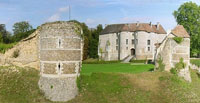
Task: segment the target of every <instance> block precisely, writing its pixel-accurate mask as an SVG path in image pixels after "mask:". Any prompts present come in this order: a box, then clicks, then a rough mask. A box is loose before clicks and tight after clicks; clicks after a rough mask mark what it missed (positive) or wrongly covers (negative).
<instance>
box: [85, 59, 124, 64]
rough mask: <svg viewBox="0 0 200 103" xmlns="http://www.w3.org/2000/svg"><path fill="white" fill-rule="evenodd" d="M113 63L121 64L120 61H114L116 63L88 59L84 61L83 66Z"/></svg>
mask: <svg viewBox="0 0 200 103" xmlns="http://www.w3.org/2000/svg"><path fill="white" fill-rule="evenodd" d="M112 63H120V61H117V60H114V61H103V60H100V61H99V60H98V59H86V60H84V61H83V64H112Z"/></svg>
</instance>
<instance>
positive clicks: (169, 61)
mask: <svg viewBox="0 0 200 103" xmlns="http://www.w3.org/2000/svg"><path fill="white" fill-rule="evenodd" d="M169 36H170V35H169ZM157 51H158V52H157V57H156V58H157V60H158V59H159V58H160V57H161V58H162V59H163V63H164V64H165V70H166V71H170V69H171V68H174V67H175V65H176V64H177V63H178V62H179V61H180V59H181V58H183V60H184V61H183V62H184V63H185V64H186V67H185V68H184V69H182V70H181V71H180V73H179V75H180V76H182V77H184V78H185V79H186V80H188V81H191V78H190V73H189V65H190V38H184V40H183V41H182V42H181V43H180V44H178V43H176V41H174V40H173V38H171V37H169V38H167V39H166V41H164V42H163V44H162V45H161V46H160V47H159V48H158V49H157ZM156 68H158V63H157V62H156Z"/></svg>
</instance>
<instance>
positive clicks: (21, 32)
mask: <svg viewBox="0 0 200 103" xmlns="http://www.w3.org/2000/svg"><path fill="white" fill-rule="evenodd" d="M34 31H35V29H33V28H32V26H31V25H30V24H29V23H28V22H27V21H21V22H17V23H15V24H14V25H13V32H14V35H13V36H12V39H11V40H12V42H18V41H20V40H22V39H24V38H26V37H28V36H29V35H30V34H32V33H33V32H34Z"/></svg>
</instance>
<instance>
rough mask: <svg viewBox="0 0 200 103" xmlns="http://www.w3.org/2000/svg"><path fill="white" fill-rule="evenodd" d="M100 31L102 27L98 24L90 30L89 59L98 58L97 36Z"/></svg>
mask: <svg viewBox="0 0 200 103" xmlns="http://www.w3.org/2000/svg"><path fill="white" fill-rule="evenodd" d="M102 30H103V27H102V25H101V24H99V25H98V26H97V28H96V29H91V36H90V41H89V56H90V58H98V44H99V34H100V32H101V31H102Z"/></svg>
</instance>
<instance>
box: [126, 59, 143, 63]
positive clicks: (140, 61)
mask: <svg viewBox="0 0 200 103" xmlns="http://www.w3.org/2000/svg"><path fill="white" fill-rule="evenodd" d="M130 62H131V63H146V60H133V59H132V60H131V61H130Z"/></svg>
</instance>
